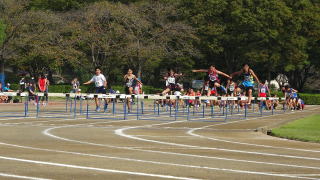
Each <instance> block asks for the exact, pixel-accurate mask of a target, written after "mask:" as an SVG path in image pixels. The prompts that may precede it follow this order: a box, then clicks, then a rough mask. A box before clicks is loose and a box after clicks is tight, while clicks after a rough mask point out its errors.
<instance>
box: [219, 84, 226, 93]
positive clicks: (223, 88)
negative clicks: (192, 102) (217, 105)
mask: <svg viewBox="0 0 320 180" xmlns="http://www.w3.org/2000/svg"><path fill="white" fill-rule="evenodd" d="M220 88H221V90H222V91H224V93H227V89H226V88H225V87H224V86H222V85H221V86H220Z"/></svg>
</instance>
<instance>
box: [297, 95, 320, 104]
mask: <svg viewBox="0 0 320 180" xmlns="http://www.w3.org/2000/svg"><path fill="white" fill-rule="evenodd" d="M299 96H300V97H301V99H303V100H304V102H305V103H306V104H310V105H320V94H307V93H300V94H299Z"/></svg>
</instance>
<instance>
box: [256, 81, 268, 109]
mask: <svg viewBox="0 0 320 180" xmlns="http://www.w3.org/2000/svg"><path fill="white" fill-rule="evenodd" d="M267 92H268V95H269V97H271V95H270V91H269V87H268V85H266V82H265V80H262V83H261V84H259V95H258V96H259V97H264V98H266V97H267ZM260 103H261V104H260V108H263V107H265V108H266V109H268V110H270V109H271V108H270V107H271V101H269V100H268V101H267V100H266V99H264V100H260Z"/></svg>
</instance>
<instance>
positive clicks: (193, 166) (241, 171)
mask: <svg viewBox="0 0 320 180" xmlns="http://www.w3.org/2000/svg"><path fill="white" fill-rule="evenodd" d="M0 145H5V146H11V147H17V148H23V149H31V150H37V151H47V152H55V153H64V154H72V155H80V156H89V157H96V158H107V159H116V160H123V161H131V162H140V163H150V164H157V165H166V166H177V167H185V168H196V169H206V170H215V171H226V172H233V173H234V172H235V173H245V174H256V175H257V174H258V175H272V176H277V177H292V178H297V177H298V176H295V175H290V174H289V175H288V174H286V175H283V174H275V173H265V172H255V171H245V170H235V169H224V168H213V167H206V166H195V165H185V164H176V163H166V162H159V161H149V160H141V159H131V158H121V157H113V156H104V155H96V154H87V153H79V152H70V151H61V150H52V149H43V148H34V147H29V146H21V145H14V144H7V143H1V142H0ZM317 169H319V170H320V168H317Z"/></svg>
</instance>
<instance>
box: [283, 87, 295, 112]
mask: <svg viewBox="0 0 320 180" xmlns="http://www.w3.org/2000/svg"><path fill="white" fill-rule="evenodd" d="M284 88H285V98H286V100H287V105H288V107H289V108H290V109H291V111H293V110H295V109H297V100H298V94H297V93H298V91H297V90H295V89H293V88H290V86H289V85H286V86H285V87H284Z"/></svg>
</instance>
